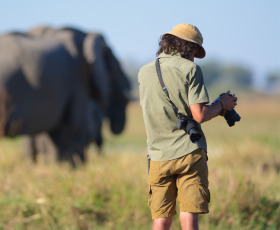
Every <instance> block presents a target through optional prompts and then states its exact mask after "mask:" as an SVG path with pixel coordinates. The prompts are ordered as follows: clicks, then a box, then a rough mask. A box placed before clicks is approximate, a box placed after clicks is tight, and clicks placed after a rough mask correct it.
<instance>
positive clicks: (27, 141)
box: [24, 135, 38, 163]
mask: <svg viewBox="0 0 280 230" xmlns="http://www.w3.org/2000/svg"><path fill="white" fill-rule="evenodd" d="M24 145H25V151H26V153H27V155H28V156H29V157H30V158H31V160H32V162H33V163H36V162H37V155H38V149H37V146H36V136H35V135H25V136H24Z"/></svg>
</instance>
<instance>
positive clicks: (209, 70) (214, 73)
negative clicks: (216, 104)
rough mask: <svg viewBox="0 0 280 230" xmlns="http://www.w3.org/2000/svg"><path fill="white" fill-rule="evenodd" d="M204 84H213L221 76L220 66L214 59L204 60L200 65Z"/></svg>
mask: <svg viewBox="0 0 280 230" xmlns="http://www.w3.org/2000/svg"><path fill="white" fill-rule="evenodd" d="M200 67H201V70H202V72H203V79H204V83H205V85H206V86H211V85H213V84H214V83H215V82H216V81H217V80H218V79H219V78H220V76H221V72H222V67H221V65H220V63H218V62H216V61H208V62H204V63H203V64H201V65H200Z"/></svg>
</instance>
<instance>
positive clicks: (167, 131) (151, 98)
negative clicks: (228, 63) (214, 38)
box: [138, 53, 209, 161]
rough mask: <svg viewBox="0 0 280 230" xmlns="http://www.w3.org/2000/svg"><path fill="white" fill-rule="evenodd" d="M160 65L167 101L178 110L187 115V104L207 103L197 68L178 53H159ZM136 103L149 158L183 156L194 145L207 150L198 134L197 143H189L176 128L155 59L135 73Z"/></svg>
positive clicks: (192, 149)
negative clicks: (141, 116) (137, 96)
mask: <svg viewBox="0 0 280 230" xmlns="http://www.w3.org/2000/svg"><path fill="white" fill-rule="evenodd" d="M158 58H159V60H160V68H161V73H162V78H163V81H164V83H165V86H166V88H167V90H168V92H169V97H170V99H171V101H172V102H173V103H174V104H175V106H176V108H177V109H178V113H181V114H183V115H185V116H187V113H189V114H191V110H190V107H189V106H190V105H193V104H198V103H208V102H209V97H208V93H207V90H206V88H205V86H204V82H203V75H202V71H201V69H200V67H199V66H198V65H196V64H195V63H193V62H191V61H189V60H187V59H184V58H182V57H181V56H180V54H174V55H171V54H164V53H162V54H160V55H159V56H158ZM138 82H139V94H140V105H141V106H142V111H143V117H144V123H145V128H146V133H147V145H148V152H149V154H150V157H151V159H152V160H153V161H167V160H172V159H176V158H179V157H181V156H184V155H187V154H189V153H191V152H193V151H194V150H196V149H198V148H204V149H205V151H207V144H206V139H205V136H204V134H203V132H202V130H201V125H200V124H198V123H197V125H198V128H199V130H200V131H201V133H202V137H201V139H200V140H199V141H198V143H195V144H194V143H192V142H191V140H190V138H189V135H188V134H187V133H186V132H185V131H184V130H178V129H177V127H176V122H177V117H176V115H175V114H174V111H173V109H172V106H171V105H170V103H169V102H168V101H167V99H166V98H167V96H166V95H165V93H164V92H163V90H162V87H161V85H160V82H159V79H158V76H157V72H156V67H155V61H152V62H150V63H148V64H146V65H145V66H143V67H142V68H141V69H140V71H139V74H138Z"/></svg>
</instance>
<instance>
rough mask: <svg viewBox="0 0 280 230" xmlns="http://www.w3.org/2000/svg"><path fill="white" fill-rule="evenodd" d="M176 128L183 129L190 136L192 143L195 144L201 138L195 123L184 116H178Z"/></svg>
mask: <svg viewBox="0 0 280 230" xmlns="http://www.w3.org/2000/svg"><path fill="white" fill-rule="evenodd" d="M176 127H177V128H178V129H183V130H185V131H186V133H187V134H189V135H190V139H191V142H192V143H196V142H198V141H199V139H200V138H201V133H200V132H199V130H198V128H197V125H196V123H195V121H194V120H193V119H192V118H188V117H186V116H184V115H180V118H178V120H177V123H176Z"/></svg>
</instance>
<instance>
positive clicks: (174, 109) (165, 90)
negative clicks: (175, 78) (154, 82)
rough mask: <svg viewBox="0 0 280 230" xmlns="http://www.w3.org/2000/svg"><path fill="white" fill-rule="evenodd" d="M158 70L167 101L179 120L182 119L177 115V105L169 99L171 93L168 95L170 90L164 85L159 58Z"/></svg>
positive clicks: (157, 61)
mask: <svg viewBox="0 0 280 230" xmlns="http://www.w3.org/2000/svg"><path fill="white" fill-rule="evenodd" d="M156 70H157V75H158V79H159V82H160V84H161V87H162V89H163V92H164V93H165V94H166V96H167V98H166V99H167V101H168V102H169V103H170V104H171V106H172V109H173V111H174V113H175V115H176V117H177V118H180V115H179V114H178V113H177V110H176V106H175V104H174V103H173V102H172V101H171V99H170V97H169V93H168V90H167V88H166V86H165V84H164V81H163V79H162V75H161V71H160V64H159V58H157V60H156ZM187 114H188V116H189V117H190V118H191V117H192V116H190V114H189V113H188V112H187Z"/></svg>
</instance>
